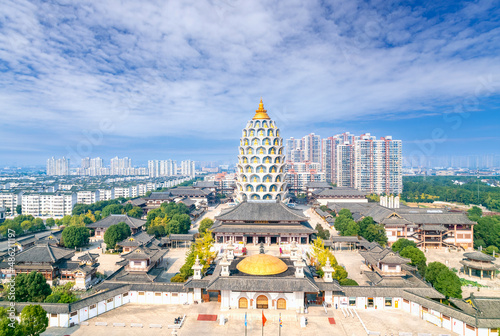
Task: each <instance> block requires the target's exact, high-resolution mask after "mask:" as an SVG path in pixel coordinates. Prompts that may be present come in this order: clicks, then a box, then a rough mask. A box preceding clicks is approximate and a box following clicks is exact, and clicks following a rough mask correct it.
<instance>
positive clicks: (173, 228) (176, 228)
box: [165, 219, 181, 234]
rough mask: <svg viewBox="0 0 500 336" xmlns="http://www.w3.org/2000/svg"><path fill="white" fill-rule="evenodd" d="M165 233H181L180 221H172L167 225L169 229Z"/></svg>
mask: <svg viewBox="0 0 500 336" xmlns="http://www.w3.org/2000/svg"><path fill="white" fill-rule="evenodd" d="M165 231H167V234H178V233H181V224H180V223H179V222H178V221H176V220H173V219H172V220H170V221H169V222H168V223H167V228H166V230H165Z"/></svg>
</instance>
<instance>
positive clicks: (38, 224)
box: [33, 218, 45, 231]
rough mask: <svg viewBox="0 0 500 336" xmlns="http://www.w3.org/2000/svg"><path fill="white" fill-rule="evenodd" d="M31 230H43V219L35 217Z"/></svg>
mask: <svg viewBox="0 0 500 336" xmlns="http://www.w3.org/2000/svg"><path fill="white" fill-rule="evenodd" d="M33 230H34V231H41V230H45V223H44V222H43V219H41V218H35V220H34V221H33Z"/></svg>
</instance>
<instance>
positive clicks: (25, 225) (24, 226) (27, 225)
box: [21, 220, 32, 231]
mask: <svg viewBox="0 0 500 336" xmlns="http://www.w3.org/2000/svg"><path fill="white" fill-rule="evenodd" d="M31 226H32V224H31V221H29V220H25V221H23V222H22V223H21V228H22V229H23V231H28V230H29V229H30V228H31Z"/></svg>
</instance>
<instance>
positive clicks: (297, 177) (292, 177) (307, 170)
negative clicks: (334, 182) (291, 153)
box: [286, 161, 325, 190]
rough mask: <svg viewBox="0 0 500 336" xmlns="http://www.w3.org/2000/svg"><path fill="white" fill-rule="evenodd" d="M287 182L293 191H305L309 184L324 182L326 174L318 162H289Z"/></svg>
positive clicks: (287, 164) (287, 165)
mask: <svg viewBox="0 0 500 336" xmlns="http://www.w3.org/2000/svg"><path fill="white" fill-rule="evenodd" d="M286 181H287V182H288V184H289V186H290V188H291V189H296V190H297V189H304V188H305V187H306V185H307V183H308V182H324V181H325V173H324V172H323V171H321V164H320V163H318V162H309V161H305V162H291V161H287V163H286Z"/></svg>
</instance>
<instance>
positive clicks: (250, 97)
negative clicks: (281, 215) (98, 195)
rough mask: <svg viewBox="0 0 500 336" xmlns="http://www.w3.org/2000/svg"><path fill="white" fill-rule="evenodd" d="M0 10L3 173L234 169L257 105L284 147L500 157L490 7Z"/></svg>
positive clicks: (81, 4)
mask: <svg viewBox="0 0 500 336" xmlns="http://www.w3.org/2000/svg"><path fill="white" fill-rule="evenodd" d="M450 3H451V4H449V2H448V1H437V2H436V1H428V2H419V1H408V2H405V4H404V5H402V4H400V3H399V2H395V1H355V0H346V1H333V2H328V1H313V0H307V1H305V0H304V1H293V0H291V1H243V0H211V1H203V0H196V1H182V2H181V1H140V2H137V1H128V2H123V1H114V0H109V1H99V2H97V1H84V0H81V1H78V2H76V1H64V0H61V1H22V0H15V1H8V0H4V1H2V11H0V166H2V165H13V164H18V165H27V164H43V163H44V162H45V160H46V158H47V157H50V156H63V155H66V156H69V157H70V158H72V160H73V162H72V163H76V162H75V161H76V160H77V159H78V158H79V157H83V156H91V157H94V156H101V157H103V158H106V159H108V158H110V157H113V156H115V155H118V156H129V157H132V158H133V159H134V162H136V163H144V162H145V161H147V160H148V159H168V158H174V159H186V158H191V159H195V160H207V161H208V160H213V161H217V160H222V161H231V160H233V159H234V158H235V155H236V153H237V150H236V147H237V145H238V138H239V136H240V132H241V129H242V128H243V126H244V125H245V123H246V121H247V120H248V119H250V118H251V117H252V116H253V113H254V111H255V109H256V108H257V105H258V101H259V98H260V97H263V98H264V103H265V106H266V108H267V110H268V112H269V114H270V116H271V117H272V118H274V119H276V120H277V122H278V125H279V126H280V128H281V129H282V135H283V136H284V137H290V136H294V137H301V136H303V135H305V134H307V133H312V132H314V133H316V134H320V135H321V136H324V137H326V136H330V135H334V134H337V133H340V132H344V131H350V132H351V133H355V134H359V133H364V132H371V133H372V134H374V135H376V136H385V135H393V137H394V138H396V139H402V140H403V141H404V155H405V156H415V157H420V156H440V155H471V154H490V153H496V154H499V150H498V148H499V146H498V145H499V144H500V141H499V140H500V116H499V113H498V112H499V107H500V99H499V98H500V52H499V51H500V50H499V49H500V48H499V46H500V39H499V37H500V24H499V23H500V7H499V3H498V2H495V1H464V2H457V1H452V2H450Z"/></svg>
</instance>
